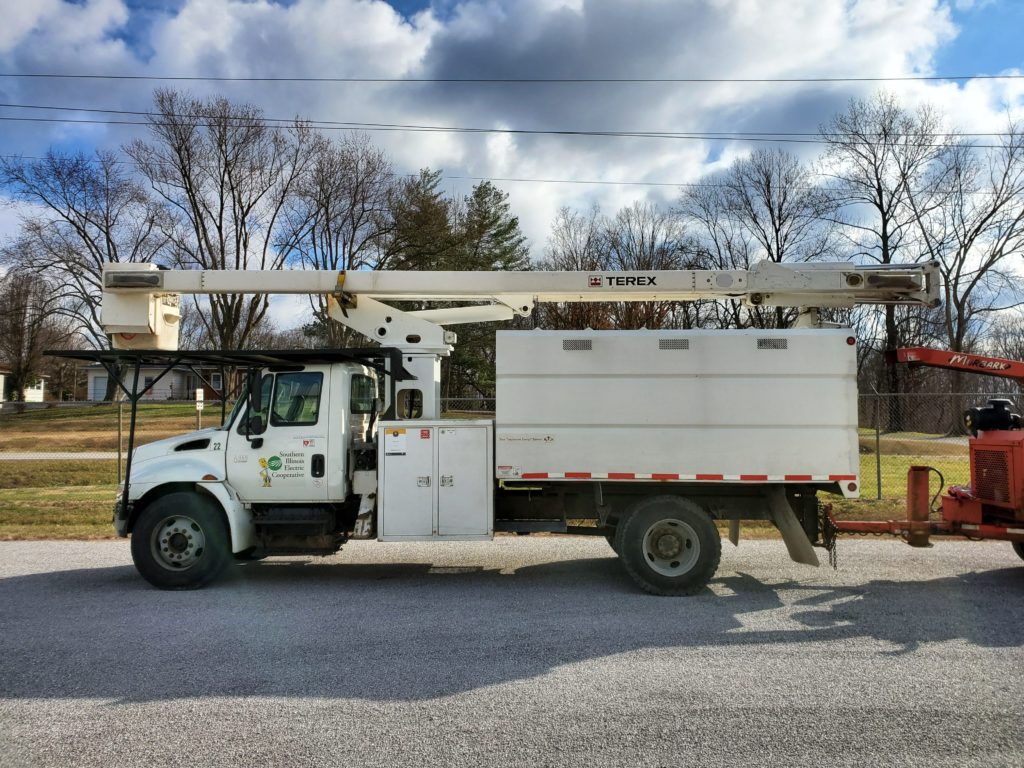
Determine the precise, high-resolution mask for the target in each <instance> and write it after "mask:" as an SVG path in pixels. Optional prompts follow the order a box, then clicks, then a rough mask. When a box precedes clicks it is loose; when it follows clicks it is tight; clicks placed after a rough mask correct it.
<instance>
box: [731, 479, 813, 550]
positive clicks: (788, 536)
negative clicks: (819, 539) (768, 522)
mask: <svg viewBox="0 0 1024 768" xmlns="http://www.w3.org/2000/svg"><path fill="white" fill-rule="evenodd" d="M765 498H766V500H767V501H768V514H769V515H770V516H771V519H772V522H773V523H775V527H776V528H778V529H779V533H781V534H782V540H783V541H784V542H786V549H787V550H789V556H790V558H792V560H793V562H796V563H803V564H804V565H814V566H818V565H821V563H819V562H818V555H817V553H815V551H814V546H813V545H812V544H811V540H810V539H809V538H807V533H806V532H805V531H804V527H803V526H802V525H800V521H799V520H797V518H796V515H795V514H794V513H793V508H792V507H790V506H789V502H788V501H787V500H786V492H785V491H784V490H783V489H782V488H779V487H775V488H771V489H769V491H768V493H767V494H766V495H765ZM730 534H731V530H730Z"/></svg>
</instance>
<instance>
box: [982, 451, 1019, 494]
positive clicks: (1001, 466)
mask: <svg viewBox="0 0 1024 768" xmlns="http://www.w3.org/2000/svg"><path fill="white" fill-rule="evenodd" d="M1008 458H1009V457H1008V454H1007V453H1006V452H1005V451H986V450H975V451H974V495H975V497H977V498H978V499H981V500H982V501H993V502H996V503H998V504H1007V503H1009V502H1010V501H1011V499H1010V467H1009V462H1008V461H1007V459H1008Z"/></svg>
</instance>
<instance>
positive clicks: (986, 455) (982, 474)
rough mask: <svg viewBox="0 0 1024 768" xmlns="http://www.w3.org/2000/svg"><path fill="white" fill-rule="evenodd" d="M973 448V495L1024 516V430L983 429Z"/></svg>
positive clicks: (1019, 518)
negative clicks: (986, 430) (987, 430)
mask: <svg viewBox="0 0 1024 768" xmlns="http://www.w3.org/2000/svg"><path fill="white" fill-rule="evenodd" d="M970 448H971V488H972V490H973V491H974V498H976V499H977V500H978V501H980V502H982V503H983V504H987V505H990V506H993V507H1001V508H1003V509H1008V510H1013V512H1014V517H1015V518H1016V519H1018V520H1024V430H1022V431H1002V430H999V431H991V432H982V433H981V434H979V435H978V437H972V438H971V439H970Z"/></svg>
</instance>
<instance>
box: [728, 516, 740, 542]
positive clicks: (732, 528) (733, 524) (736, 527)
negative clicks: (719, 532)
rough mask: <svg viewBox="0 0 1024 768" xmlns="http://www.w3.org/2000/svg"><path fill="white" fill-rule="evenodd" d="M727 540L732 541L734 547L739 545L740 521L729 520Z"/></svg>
mask: <svg viewBox="0 0 1024 768" xmlns="http://www.w3.org/2000/svg"><path fill="white" fill-rule="evenodd" d="M729 541H731V542H732V545H733V546H734V547H738V546H739V545H740V521H739V520H730V521H729Z"/></svg>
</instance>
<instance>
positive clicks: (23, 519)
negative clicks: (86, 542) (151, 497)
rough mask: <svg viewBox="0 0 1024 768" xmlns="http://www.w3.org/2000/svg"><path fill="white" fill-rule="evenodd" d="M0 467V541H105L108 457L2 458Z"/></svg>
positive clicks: (111, 476)
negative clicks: (76, 458)
mask: <svg viewBox="0 0 1024 768" xmlns="http://www.w3.org/2000/svg"><path fill="white" fill-rule="evenodd" d="M2 466H3V470H2V471H0V541H12V540H16V539H107V538H112V537H113V536H114V529H113V527H112V525H111V510H112V509H113V504H114V495H115V494H116V492H117V462H114V461H7V462H3V464H2Z"/></svg>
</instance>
